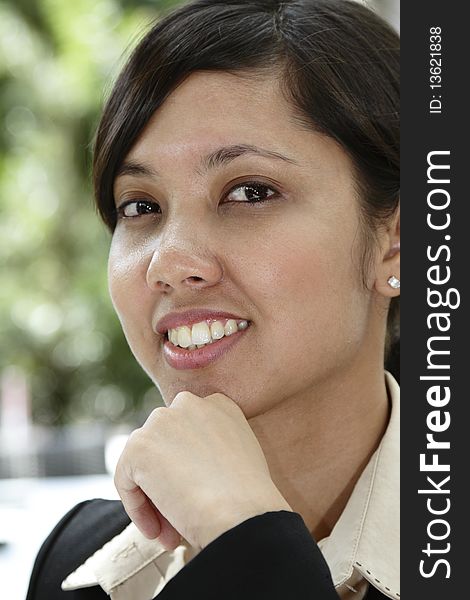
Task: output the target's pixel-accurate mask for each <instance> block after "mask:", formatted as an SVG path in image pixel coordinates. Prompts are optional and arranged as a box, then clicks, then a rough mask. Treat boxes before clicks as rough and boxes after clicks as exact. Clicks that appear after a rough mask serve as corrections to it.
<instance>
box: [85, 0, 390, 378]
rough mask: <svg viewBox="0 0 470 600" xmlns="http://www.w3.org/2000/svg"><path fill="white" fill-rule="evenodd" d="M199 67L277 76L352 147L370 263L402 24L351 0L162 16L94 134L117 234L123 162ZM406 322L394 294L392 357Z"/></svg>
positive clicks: (318, 122)
mask: <svg viewBox="0 0 470 600" xmlns="http://www.w3.org/2000/svg"><path fill="white" fill-rule="evenodd" d="M201 70H212V71H228V72H234V73H240V72H243V71H250V70H252V71H270V72H276V73H278V74H279V75H280V79H281V81H282V89H283V92H284V93H285V95H286V98H287V99H288V100H289V101H290V104H291V105H292V107H293V108H294V110H295V112H296V115H297V116H298V118H299V120H300V121H301V122H302V123H303V124H304V125H305V126H306V127H309V128H310V129H315V130H316V131H320V132H322V133H324V134H326V135H328V136H330V137H331V138H333V139H335V140H336V141H337V142H338V143H339V144H340V145H341V146H342V147H343V148H344V149H345V150H346V152H347V153H348V154H349V156H350V157H351V159H352V162H353V165H354V168H355V171H356V172H355V175H356V183H357V191H358V197H359V199H360V202H361V207H362V211H361V214H362V220H363V231H364V240H365V243H364V251H363V265H364V267H365V266H366V265H367V264H368V261H369V260H370V259H371V257H372V256H373V247H374V243H373V242H374V241H375V239H376V233H377V231H378V228H379V227H380V226H381V225H383V224H384V223H386V222H387V220H388V219H389V218H390V217H391V215H393V213H394V212H395V209H396V208H397V206H398V201H399V112H398V111H399V40H398V36H397V34H396V33H395V31H394V30H393V29H392V28H391V27H390V26H389V25H387V24H386V23H385V22H384V21H383V20H382V19H381V18H380V17H378V16H377V15H376V14H375V13H374V12H372V11H371V10H370V9H368V8H366V7H365V6H363V5H361V4H360V3H359V2H356V1H354V0H292V1H289V0H196V1H195V2H191V3H189V4H185V5H183V6H181V7H180V8H179V9H177V10H175V11H174V12H172V13H170V14H169V15H167V16H166V17H165V18H164V19H162V20H160V21H158V22H157V23H156V24H155V25H154V26H153V27H152V28H151V29H150V31H149V32H148V33H147V34H146V35H145V37H144V38H143V39H142V41H141V42H140V43H139V44H138V46H137V47H136V48H135V50H134V51H133V53H132V55H131V56H130V58H129V60H128V62H127V64H126V65H125V67H124V69H123V70H122V72H121V74H120V76H119V77H118V79H117V81H116V83H115V85H114V88H113V90H112V92H111V95H110V97H109V99H108V101H107V103H106V106H105V109H104V112H103V116H102V118H101V122H100V124H99V128H98V131H97V136H96V141H95V153H94V162H93V172H94V186H95V198H96V203H97V207H98V210H99V213H100V215H101V217H102V219H103V220H104V222H105V223H106V225H107V226H108V227H109V229H110V230H111V231H112V230H113V229H114V227H115V225H116V211H115V205H114V199H113V183H114V178H115V174H116V172H117V169H118V168H119V166H120V165H121V163H122V161H123V160H124V158H125V157H126V155H127V154H128V152H129V151H130V149H131V148H132V146H133V145H134V143H135V142H136V140H137V138H138V136H139V135H140V133H141V132H142V130H143V128H144V127H145V125H146V124H147V123H148V121H149V120H150V118H151V116H152V115H153V113H154V112H155V110H156V109H158V108H159V107H160V106H161V105H162V103H163V102H164V101H165V99H166V98H167V97H168V96H169V94H171V92H172V91H174V89H175V88H176V87H177V86H178V85H179V84H180V83H182V81H184V79H185V78H186V77H187V76H189V75H190V74H191V73H193V72H195V71H201ZM364 272H365V271H364ZM398 322H399V300H398V298H394V299H393V300H392V302H391V305H390V309H389V313H388V326H387V342H386V350H387V354H390V353H389V350H391V345H392V342H394V341H396V340H398V337H399V333H398ZM392 354H393V353H392ZM393 370H394V371H395V373H397V371H396V368H394V369H393Z"/></svg>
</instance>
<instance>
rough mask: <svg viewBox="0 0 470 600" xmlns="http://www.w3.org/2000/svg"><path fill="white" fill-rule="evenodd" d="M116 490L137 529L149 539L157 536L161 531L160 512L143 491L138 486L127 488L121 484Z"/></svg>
mask: <svg viewBox="0 0 470 600" xmlns="http://www.w3.org/2000/svg"><path fill="white" fill-rule="evenodd" d="M118 492H119V495H120V496H121V500H122V503H123V505H124V509H125V511H126V513H127V514H128V515H129V518H130V519H131V521H132V522H133V523H134V524H135V526H136V527H137V528H138V529H139V531H140V532H141V533H142V534H143V535H144V536H145V537H146V538H148V539H150V540H153V539H155V538H157V537H158V536H159V535H160V533H161V531H162V526H161V522H160V516H159V515H160V513H159V512H158V511H157V510H156V509H155V507H154V505H153V504H152V503H151V501H150V500H149V498H148V497H147V496H146V495H145V493H144V492H143V491H142V490H141V489H140V488H139V487H138V486H134V487H133V488H129V489H125V488H123V487H122V486H121V487H120V488H118Z"/></svg>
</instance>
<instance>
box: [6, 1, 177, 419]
mask: <svg viewBox="0 0 470 600" xmlns="http://www.w3.org/2000/svg"><path fill="white" fill-rule="evenodd" d="M174 4H177V2H175V1H171V0H170V1H168V0H167V1H158V0H153V1H151V0H148V1H144V0H140V1H130V0H73V2H66V1H64V0H38V1H34V0H11V1H3V2H2V1H1V0H0V117H1V119H0V265H1V282H0V372H1V370H2V369H4V368H6V367H8V366H12V365H14V366H17V367H20V368H21V369H22V370H23V371H24V372H25V374H26V376H27V379H28V380H29V386H30V389H31V395H32V406H33V418H34V421H35V422H36V423H41V424H53V425H60V424H63V423H68V422H72V421H77V420H87V419H89V420H97V419H103V420H106V421H107V422H109V421H110V420H111V421H115V422H117V421H122V420H128V421H131V422H133V421H136V420H139V415H140V413H142V414H145V412H147V411H148V409H149V408H151V407H153V406H155V405H156V404H158V403H161V399H160V397H159V394H158V392H157V390H156V389H155V388H154V386H153V385H152V383H151V382H150V380H149V379H148V378H147V377H146V375H145V374H144V373H143V372H142V370H141V369H140V367H139V366H138V365H137V364H136V362H135V360H134V359H133V357H132V355H131V353H130V351H129V349H128V347H127V345H126V342H125V340H124V337H123V334H122V332H121V329H120V325H119V322H118V319H117V317H116V316H115V314H114V312H113V309H112V305H111V302H110V300H109V298H108V292H107V286H106V260H107V253H108V247H109V242H110V235H109V233H108V232H107V231H106V230H105V228H104V226H103V225H102V224H101V223H100V221H99V219H98V217H97V216H96V213H95V209H94V207H93V202H92V190H91V183H90V164H91V144H92V139H93V134H94V129H95V126H96V123H97V121H98V118H99V113H100V109H101V106H102V104H103V100H104V97H105V95H106V92H107V91H108V90H109V88H110V86H111V84H112V81H113V79H114V78H115V77H116V75H117V73H118V71H119V68H120V66H121V65H122V63H123V62H124V60H125V56H126V52H128V50H129V48H130V47H131V46H133V45H134V44H135V42H136V41H137V39H138V37H139V36H140V35H142V34H143V33H144V31H145V30H146V28H147V26H148V24H149V23H150V21H151V20H153V19H154V18H156V17H158V15H159V14H160V12H161V11H163V10H166V9H167V8H169V7H171V6H172V5H174ZM126 49H127V50H126Z"/></svg>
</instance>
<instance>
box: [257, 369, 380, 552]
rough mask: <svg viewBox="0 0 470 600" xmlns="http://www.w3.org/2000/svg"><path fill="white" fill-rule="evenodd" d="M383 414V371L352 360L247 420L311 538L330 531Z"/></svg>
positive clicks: (369, 452) (374, 442) (377, 434)
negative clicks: (350, 366)
mask: <svg viewBox="0 0 470 600" xmlns="http://www.w3.org/2000/svg"><path fill="white" fill-rule="evenodd" d="M374 373H375V375H374ZM388 418H389V406H388V398H387V390H386V387H385V380H384V374H383V369H382V368H375V369H373V371H372V375H371V368H370V365H369V367H368V368H367V367H366V366H365V367H364V368H362V369H361V368H360V367H359V368H358V365H355V366H354V368H353V369H350V370H349V371H348V372H346V373H344V374H342V375H341V376H340V377H338V376H336V377H335V378H334V384H332V383H331V382H328V381H326V382H324V383H322V384H320V385H319V386H318V387H317V388H316V389H315V390H313V391H312V390H308V391H305V392H304V393H303V394H301V395H296V397H295V398H288V399H285V400H283V401H282V402H280V403H279V404H277V405H276V406H275V407H274V408H273V409H271V410H270V411H268V412H266V413H263V414H261V415H257V416H255V417H253V418H252V419H250V426H251V428H252V429H253V432H254V433H255V435H256V437H257V438H258V441H259V443H260V445H261V447H262V449H263V451H264V454H265V456H266V460H267V462H268V465H269V469H270V473H271V477H272V479H273V481H274V483H275V485H276V486H277V488H278V489H279V491H280V492H281V494H282V495H283V496H284V498H285V499H286V500H287V502H288V503H289V505H290V506H291V508H292V510H293V511H294V512H298V513H299V514H300V515H301V516H302V518H303V519H304V521H305V524H306V525H307V527H308V529H309V531H310V532H311V533H312V536H313V537H314V538H315V539H316V540H321V539H322V538H324V537H326V536H328V535H329V534H330V533H331V530H332V528H333V527H334V525H335V523H336V521H337V520H338V518H339V517H340V515H341V513H342V511H343V509H344V507H345V506H346V503H347V501H348V499H349V497H350V495H351V493H352V490H353V488H354V485H355V484H356V482H357V480H358V479H359V477H360V475H361V473H362V471H363V470H364V468H365V466H366V465H367V463H368V461H369V459H370V457H371V456H372V454H373V453H374V451H375V450H376V448H377V446H378V444H379V442H380V440H381V438H382V436H383V434H384V432H385V429H386V426H387V423H388Z"/></svg>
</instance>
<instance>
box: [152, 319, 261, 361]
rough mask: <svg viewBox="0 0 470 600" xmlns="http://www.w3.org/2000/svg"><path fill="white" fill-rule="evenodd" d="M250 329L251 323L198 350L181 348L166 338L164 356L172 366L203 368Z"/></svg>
mask: <svg viewBox="0 0 470 600" xmlns="http://www.w3.org/2000/svg"><path fill="white" fill-rule="evenodd" d="M196 322H197V321H196ZM249 329H250V323H249V324H248V327H247V328H246V329H241V330H239V331H236V332H235V333H232V335H229V336H224V337H223V338H221V339H220V340H217V341H215V342H212V344H207V346H204V348H198V349H196V350H187V349H186V348H180V347H179V346H174V345H173V344H172V343H171V342H170V340H165V343H164V344H163V356H164V357H165V360H166V362H167V363H168V364H169V365H170V367H173V368H174V369H179V370H181V369H201V368H202V367H206V366H207V365H209V364H211V363H212V362H214V361H215V360H217V359H219V358H220V357H221V356H223V355H224V354H226V353H227V352H229V350H231V349H232V348H233V347H234V346H235V345H236V344H237V343H238V342H239V341H240V340H241V338H242V336H243V335H244V334H245V333H246V332H247V331H248V330H249Z"/></svg>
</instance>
